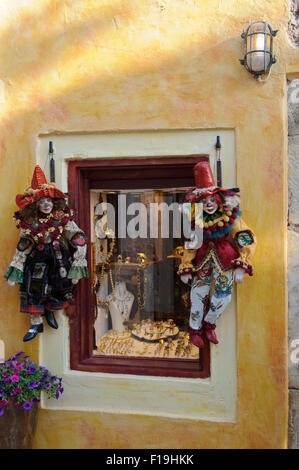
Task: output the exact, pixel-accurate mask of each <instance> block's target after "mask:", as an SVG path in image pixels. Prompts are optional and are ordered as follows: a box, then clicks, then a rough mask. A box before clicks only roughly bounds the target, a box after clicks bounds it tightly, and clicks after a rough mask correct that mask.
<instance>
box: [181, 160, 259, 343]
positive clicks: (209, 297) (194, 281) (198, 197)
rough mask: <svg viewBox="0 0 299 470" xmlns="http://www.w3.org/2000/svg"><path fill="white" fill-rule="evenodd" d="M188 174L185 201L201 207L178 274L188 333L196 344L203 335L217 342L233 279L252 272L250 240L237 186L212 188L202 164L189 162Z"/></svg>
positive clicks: (252, 244) (253, 242) (207, 167)
mask: <svg viewBox="0 0 299 470" xmlns="http://www.w3.org/2000/svg"><path fill="white" fill-rule="evenodd" d="M194 177H195V184H196V187H195V188H192V189H190V190H189V191H188V192H187V195H186V198H185V202H189V203H191V207H192V204H193V203H202V205H203V220H202V221H201V224H202V225H203V227H202V228H203V242H202V245H201V246H200V247H199V248H197V249H190V250H189V249H188V250H186V249H184V251H183V256H182V258H181V264H180V266H179V270H178V274H179V276H180V278H181V280H182V281H183V282H184V283H187V282H188V281H190V280H191V292H190V301H191V310H190V318H189V334H190V339H191V341H192V343H193V344H195V345H196V346H198V347H199V348H202V347H203V346H204V341H203V335H204V336H205V338H206V339H207V340H208V341H210V342H212V343H214V344H217V343H218V339H217V337H216V333H215V328H216V322H217V320H218V318H219V317H220V316H221V314H222V313H223V311H224V310H225V308H226V307H227V305H228V304H229V303H230V301H231V297H232V289H233V284H234V281H235V282H237V283H239V282H241V281H242V280H243V277H244V275H245V273H247V274H249V276H252V275H253V267H252V265H251V258H252V256H253V254H254V251H255V247H256V238H255V235H254V233H253V231H252V230H250V229H249V227H248V226H247V225H246V224H245V222H244V221H243V220H242V218H241V217H240V216H241V211H240V197H239V194H238V193H239V190H238V188H234V189H224V188H221V187H217V186H216V184H215V181H214V177H213V174H212V171H211V168H210V164H209V163H208V162H199V163H198V164H197V165H195V167H194ZM194 206H195V204H194ZM194 206H193V207H194ZM193 212H194V211H193ZM191 213H192V211H191ZM193 222H194V220H193Z"/></svg>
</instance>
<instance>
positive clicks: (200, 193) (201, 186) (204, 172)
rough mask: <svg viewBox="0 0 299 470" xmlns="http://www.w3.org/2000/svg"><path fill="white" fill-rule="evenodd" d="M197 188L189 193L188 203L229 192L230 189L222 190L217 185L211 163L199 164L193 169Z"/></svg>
mask: <svg viewBox="0 0 299 470" xmlns="http://www.w3.org/2000/svg"><path fill="white" fill-rule="evenodd" d="M193 174H194V179H195V186H196V187H195V188H192V189H190V190H189V191H188V193H187V195H186V201H190V202H196V201H198V200H199V199H201V198H203V197H206V196H212V195H213V194H216V193H219V192H227V191H229V190H228V189H224V188H221V187H219V186H217V185H216V184H215V180H214V176H213V173H212V170H211V167H210V163H209V162H206V161H204V162H198V163H197V164H196V165H195V166H194V167H193Z"/></svg>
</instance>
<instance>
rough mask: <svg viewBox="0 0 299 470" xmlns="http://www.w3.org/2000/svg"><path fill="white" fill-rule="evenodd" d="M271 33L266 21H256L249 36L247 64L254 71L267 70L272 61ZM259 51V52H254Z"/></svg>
mask: <svg viewBox="0 0 299 470" xmlns="http://www.w3.org/2000/svg"><path fill="white" fill-rule="evenodd" d="M270 50H271V35H270V29H269V26H268V25H267V27H266V25H265V23H254V24H253V25H252V28H251V31H249V35H248V36H247V52H250V54H248V55H247V66H248V68H249V69H250V70H252V71H254V72H261V71H263V70H266V69H267V68H268V66H269V63H270ZM252 51H258V52H252Z"/></svg>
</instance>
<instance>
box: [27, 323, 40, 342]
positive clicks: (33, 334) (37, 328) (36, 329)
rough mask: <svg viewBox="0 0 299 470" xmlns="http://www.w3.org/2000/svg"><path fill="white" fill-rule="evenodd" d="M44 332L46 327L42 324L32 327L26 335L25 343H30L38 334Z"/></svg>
mask: <svg viewBox="0 0 299 470" xmlns="http://www.w3.org/2000/svg"><path fill="white" fill-rule="evenodd" d="M43 331H44V325H43V324H42V323H38V324H37V325H31V327H30V328H29V330H28V331H27V333H26V334H25V336H24V338H23V341H30V340H31V339H33V338H35V337H36V335H37V333H42V332H43Z"/></svg>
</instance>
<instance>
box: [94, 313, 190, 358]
mask: <svg viewBox="0 0 299 470" xmlns="http://www.w3.org/2000/svg"><path fill="white" fill-rule="evenodd" d="M149 322H152V324H154V323H155V324H157V323H158V326H157V328H161V331H162V328H163V327H164V326H165V325H164V326H163V325H161V323H167V322H153V321H152V320H144V322H143V323H149ZM138 325H140V324H137V323H135V324H134V325H133V326H134V328H135V329H136V328H137V326H138ZM168 325H171V326H172V327H173V328H174V329H175V328H177V326H176V325H175V323H174V322H173V320H168ZM177 330H178V328H177ZM138 331H140V330H138ZM97 352H98V353H99V354H104V355H117V356H136V357H139V356H143V357H159V358H176V357H177V358H184V359H198V357H199V349H198V348H197V347H196V346H194V345H193V344H192V343H191V342H190V338H189V333H187V332H185V331H179V332H178V333H177V334H176V335H175V336H168V337H164V338H160V339H157V340H154V341H147V340H145V339H143V338H139V337H138V336H134V335H133V334H132V332H131V331H130V330H126V331H124V332H122V333H120V332H118V331H117V330H110V331H108V332H107V333H106V334H105V335H104V336H103V337H102V338H101V339H100V341H99V342H98V344H97Z"/></svg>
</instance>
